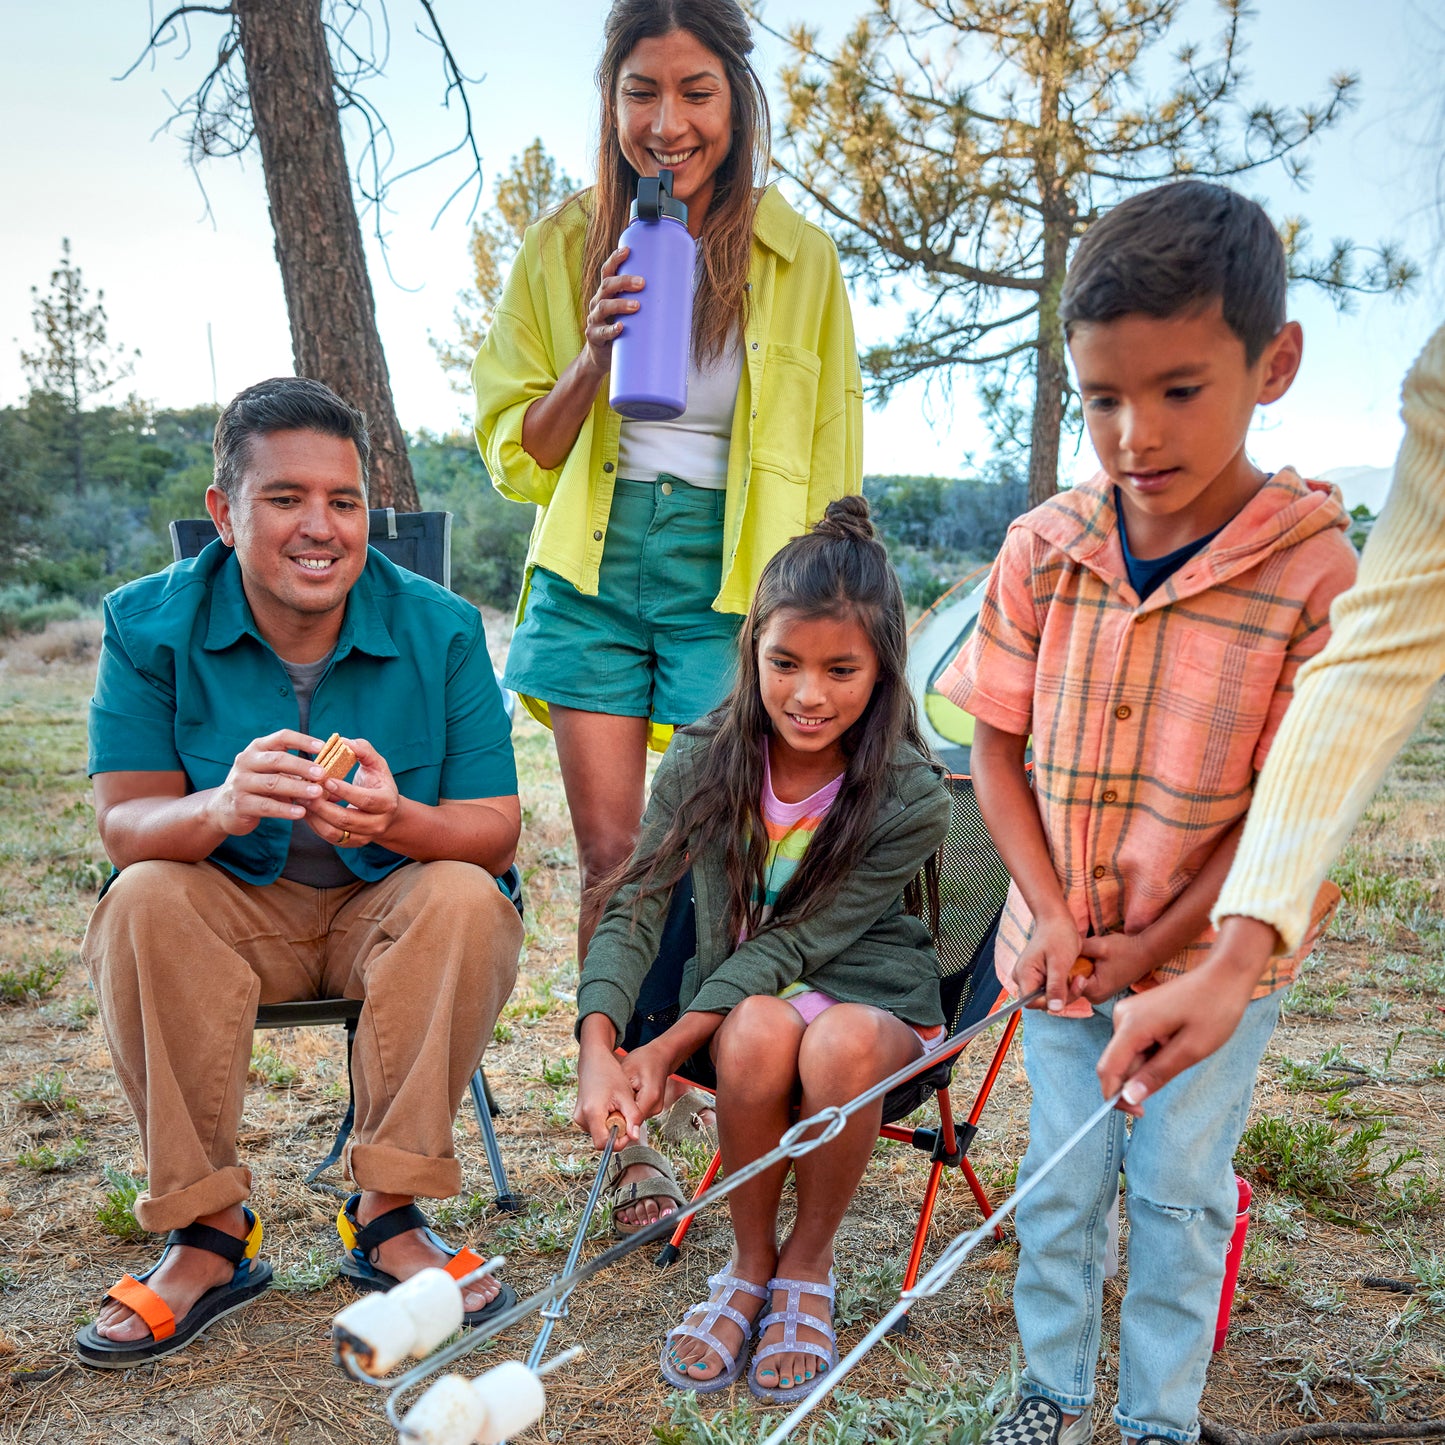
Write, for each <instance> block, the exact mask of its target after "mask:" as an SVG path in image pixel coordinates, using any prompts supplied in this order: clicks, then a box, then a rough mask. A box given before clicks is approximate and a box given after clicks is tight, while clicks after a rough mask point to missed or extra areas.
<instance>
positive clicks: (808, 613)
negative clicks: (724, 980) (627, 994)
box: [597, 496, 942, 938]
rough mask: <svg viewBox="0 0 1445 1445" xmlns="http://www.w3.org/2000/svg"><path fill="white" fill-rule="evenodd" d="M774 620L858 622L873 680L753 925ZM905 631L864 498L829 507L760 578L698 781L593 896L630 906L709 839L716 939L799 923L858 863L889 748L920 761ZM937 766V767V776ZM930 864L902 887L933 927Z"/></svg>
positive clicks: (760, 868)
mask: <svg viewBox="0 0 1445 1445" xmlns="http://www.w3.org/2000/svg"><path fill="white" fill-rule="evenodd" d="M780 612H786V613H789V614H791V615H793V616H796V617H798V618H800V619H810V618H815V617H840V616H843V617H853V618H856V620H857V621H858V623H859V624H860V626H861V627H862V628H863V630H864V632H866V633H867V635H868V640H869V641H870V642H871V643H872V645H873V650H874V652H875V653H876V654H877V657H878V678H877V681H876V682H875V683H874V684H873V693H872V696H871V697H870V698H869V699H868V705H867V707H865V708H864V710H863V715H862V716H861V717H860V718H859V719H858V721H857V722H855V723H854V724H853V726H852V727H851V728H849V729H848V731H847V732H846V733H845V734H844V735H843V740H842V741H843V751H844V754H845V756H846V759H847V762H846V765H845V768H844V775H843V786H842V788H841V789H840V790H839V793H838V797H837V799H836V800H835V802H834V803H833V806H832V807H831V808H830V809H829V810H828V812H827V815H826V816H825V817H824V819H823V821H822V823H821V824H820V825H819V827H818V831H817V832H816V833H814V835H813V838H812V841H811V842H810V843H809V844H808V848H807V851H806V852H805V853H804V854H803V859H802V862H801V863H800V864H799V865H798V868H797V871H796V872H795V873H794V874H793V876H792V877H791V878H790V879H789V880H788V882H787V884H786V885H785V887H784V888H783V890H782V892H781V893H780V894H779V895H778V899H777V903H776V905H775V906H774V909H773V913H772V916H771V917H770V918H769V920H768V922H767V924H765V925H764V924H763V923H762V921H761V915H762V903H763V894H764V886H765V869H766V862H767V848H768V844H767V827H766V824H765V822H764V819H763V811H762V794H763V749H764V748H765V747H766V746H767V745H768V744H767V739H768V734H769V732H770V731H771V723H770V722H769V720H768V714H767V712H766V710H765V709H764V707H763V701H762V690H761V688H760V686H759V681H758V639H759V638H760V637H761V635H762V633H763V629H764V628H765V627H766V626H767V625H768V623H769V622H770V621H771V620H772V618H774V617H775V616H777V614H778V613H780ZM907 669H908V627H907V618H906V614H905V612H904V606H903V594H902V591H901V590H900V588H899V586H898V577H897V574H896V573H895V572H894V571H893V568H892V567H891V566H890V565H889V562H888V553H887V551H886V550H885V549H884V546H883V544H882V543H881V542H880V541H878V539H877V536H876V535H875V533H874V531H873V524H872V522H871V521H870V520H869V518H868V503H867V502H865V501H864V500H863V498H862V497H856V496H850V497H841V498H839V499H838V500H837V501H835V502H832V503H831V504H830V505H829V507H828V511H827V513H826V514H825V516H824V517H823V519H822V521H820V522H819V523H818V524H817V526H815V527H814V528H813V530H812V531H811V532H809V533H808V534H807V535H806V536H803V537H795V538H794V539H793V540H792V541H791V542H789V543H788V545H787V546H786V547H784V548H783V549H782V550H781V551H780V552H778V553H776V554H775V555H774V557H773V558H772V560H771V561H770V562H769V563H768V564H767V566H766V567H765V568H764V569H763V575H762V577H761V578H760V580H759V582H758V590H757V592H756V594H755V595H754V597H753V605H752V608H751V610H750V611H749V612H748V615H747V620H746V621H745V622H744V623H743V627H742V631H741V633H740V634H739V637H738V670H737V681H736V682H735V683H734V685H733V689H732V691H731V692H730V693H729V694H728V696H727V698H726V700H725V701H724V702H723V703H722V705H721V706H720V707H719V708H718V709H717V710H716V711H715V712H713V713H711V714H709V715H708V717H706V718H705V719H703V721H702V722H700V723H696V724H694V725H693V727H691V728H689V729H688V731H689V732H690V733H696V734H700V735H702V736H703V737H707V738H710V739H711V746H709V747H708V749H707V752H706V754H705V756H704V759H703V761H702V764H701V773H702V776H701V779H700V781H699V783H698V785H697V787H696V788H695V789H694V791H693V792H692V794H691V795H690V796H689V797H687V798H685V799H684V800H683V802H682V805H681V806H680V807H679V808H678V810H677V815H676V817H675V818H674V819H673V821H672V824H671V826H670V827H669V828H668V830H667V832H666V834H664V836H663V838H662V841H661V842H660V843H659V844H658V846H657V848H656V849H655V850H654V851H653V852H652V853H651V854H649V855H647V856H642V857H636V856H635V857H633V859H632V860H631V861H630V862H629V863H628V864H627V865H626V866H625V867H624V868H623V869H622V870H620V871H619V872H618V873H617V874H615V875H614V876H613V877H611V878H607V879H605V880H603V881H602V882H601V883H600V884H599V885H598V888H597V892H598V894H599V895H600V896H601V897H603V898H605V897H608V896H610V895H611V894H612V893H613V892H614V891H615V890H616V889H617V888H620V887H622V886H623V885H624V884H628V883H636V884H638V885H639V887H638V894H637V898H636V900H635V901H634V906H635V905H636V904H637V903H640V902H641V901H642V899H644V898H646V897H649V896H651V895H654V894H657V893H661V892H664V891H666V890H668V889H670V888H671V887H672V886H673V884H675V883H676V882H677V880H678V879H679V878H681V877H682V875H683V874H684V873H685V872H686V871H687V869H688V866H689V854H696V853H699V852H701V851H703V850H704V849H706V848H707V847H709V846H710V845H712V844H715V843H718V842H721V844H722V847H723V851H724V854H725V856H726V858H727V879H728V936H729V937H730V938H738V937H741V936H742V934H743V931H744V930H746V932H747V935H748V937H754V936H755V935H757V934H758V933H759V932H760V931H762V930H763V929H764V928H775V927H779V926H788V925H796V924H798V923H801V922H802V921H803V920H804V919H807V918H811V917H812V916H813V915H814V914H816V913H817V912H818V911H819V910H820V909H822V908H824V907H825V906H826V905H827V903H828V902H829V901H830V900H831V899H832V898H833V896H834V895H835V894H836V893H837V891H838V889H839V888H840V887H841V886H842V884H843V882H844V880H845V879H847V878H848V877H850V876H851V875H852V873H853V872H854V870H855V869H856V868H857V867H858V866H859V864H861V863H862V861H863V856H864V854H865V852H866V851H867V845H868V838H869V835H870V834H871V833H872V831H873V826H874V823H875V821H876V819H877V815H878V809H879V807H880V806H881V805H882V802H883V798H884V796H885V794H886V793H887V790H888V787H889V784H890V782H891V780H892V775H893V769H894V767H895V759H896V756H897V751H898V747H899V744H900V743H905V742H906V743H909V744H911V745H912V746H913V748H915V749H916V750H917V751H918V752H919V753H921V754H922V755H923V756H924V757H925V758H930V754H929V751H928V744H927V743H926V742H925V741H924V740H923V736H922V734H921V733H920V732H919V730H918V717H917V713H916V711H915V709H914V705H913V694H912V692H911V691H910V690H909V686H908V673H907ZM941 771H942V770H941V769H940V772H941ZM937 899H938V890H937V868H936V864H935V861H934V860H933V859H930V860H929V862H928V864H927V865H926V867H925V870H924V878H923V881H922V882H921V883H920V882H919V881H918V880H915V881H914V882H913V883H911V884H910V885H909V886H908V888H907V890H905V898H904V901H905V906H906V907H908V908H909V910H910V911H911V912H913V913H916V914H917V915H918V916H919V917H921V918H925V919H928V920H929V921H930V922H931V923H932V924H933V925H934V926H936V924H937V906H938V905H937Z"/></svg>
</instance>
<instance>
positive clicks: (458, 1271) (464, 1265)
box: [444, 1245, 486, 1279]
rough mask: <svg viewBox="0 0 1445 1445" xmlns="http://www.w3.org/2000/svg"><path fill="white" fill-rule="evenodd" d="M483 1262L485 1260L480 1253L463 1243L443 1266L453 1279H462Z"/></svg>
mask: <svg viewBox="0 0 1445 1445" xmlns="http://www.w3.org/2000/svg"><path fill="white" fill-rule="evenodd" d="M485 1263H486V1260H484V1259H482V1258H481V1256H480V1255H478V1254H476V1253H475V1252H474V1251H472V1250H470V1249H468V1248H467V1246H466V1245H463V1246H462V1247H461V1248H460V1249H459V1250H457V1252H456V1253H455V1254H454V1255H452V1257H451V1258H450V1259H449V1260H448V1261H447V1262H446V1264H445V1266H444V1268H445V1269H446V1272H447V1273H448V1274H449V1275H451V1277H452V1278H453V1279H462V1278H463V1277H464V1276H466V1275H469V1274H471V1273H472V1271H473V1270H478V1269H480V1268H481V1267H482V1266H483V1265H484V1264H485Z"/></svg>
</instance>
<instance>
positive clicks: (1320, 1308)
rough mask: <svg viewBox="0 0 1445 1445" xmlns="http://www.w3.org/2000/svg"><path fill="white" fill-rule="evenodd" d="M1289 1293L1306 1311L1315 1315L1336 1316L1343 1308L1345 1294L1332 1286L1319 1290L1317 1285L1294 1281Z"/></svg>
mask: <svg viewBox="0 0 1445 1445" xmlns="http://www.w3.org/2000/svg"><path fill="white" fill-rule="evenodd" d="M1290 1293H1291V1294H1292V1295H1294V1297H1295V1298H1296V1299H1297V1300H1298V1301H1299V1302H1300V1303H1301V1304H1302V1305H1303V1306H1304V1307H1305V1308H1306V1309H1307V1310H1311V1311H1313V1312H1314V1313H1315V1314H1317V1315H1337V1314H1339V1312H1340V1311H1341V1310H1342V1309H1344V1307H1345V1294H1344V1291H1343V1290H1341V1289H1337V1288H1335V1287H1333V1286H1325V1287H1324V1288H1321V1287H1320V1285H1319V1284H1318V1283H1314V1284H1306V1283H1305V1281H1303V1280H1295V1281H1294V1282H1293V1283H1292V1284H1291V1285H1290Z"/></svg>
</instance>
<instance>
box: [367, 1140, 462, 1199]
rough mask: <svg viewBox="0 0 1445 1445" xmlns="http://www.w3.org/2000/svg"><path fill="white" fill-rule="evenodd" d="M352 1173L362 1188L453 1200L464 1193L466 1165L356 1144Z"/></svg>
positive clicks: (386, 1146) (397, 1150) (400, 1150)
mask: <svg viewBox="0 0 1445 1445" xmlns="http://www.w3.org/2000/svg"><path fill="white" fill-rule="evenodd" d="M350 1163H351V1167H350V1171H349V1172H350V1174H351V1177H352V1179H354V1180H355V1181H356V1183H357V1185H358V1186H359V1187H360V1188H362V1189H371V1190H375V1191H376V1192H377V1193H379V1194H411V1195H419V1196H420V1197H421V1198H423V1199H450V1198H451V1197H452V1196H453V1195H454V1194H460V1193H461V1190H462V1166H461V1165H460V1164H459V1163H458V1162H457V1160H455V1159H429V1158H428V1157H427V1156H426V1155H425V1154H408V1153H407V1152H406V1151H405V1150H403V1149H393V1148H391V1147H390V1146H389V1145H386V1144H353V1145H352V1147H351V1159H350Z"/></svg>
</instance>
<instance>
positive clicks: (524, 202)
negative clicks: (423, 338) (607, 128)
mask: <svg viewBox="0 0 1445 1445" xmlns="http://www.w3.org/2000/svg"><path fill="white" fill-rule="evenodd" d="M578 189H579V187H578V184H577V182H576V181H574V180H573V179H572V177H571V176H569V175H568V174H567V172H566V171H564V170H562V169H561V167H560V166H558V164H557V162H556V161H555V160H554V159H553V158H552V157H551V156H550V155H548V154H547V150H546V147H545V146H544V145H543V144H542V142H541V139H540V138H538V139H537V140H534V141H533V142H532V144H531V145H529V146H528V147H527V149H526V150H524V151H523V152H522V154H521V155H520V156H513V157H512V165H511V169H510V170H508V171H507V173H506V175H503V176H498V177H497V188H496V196H495V197H494V199H493V201H492V208H491V210H489V211H488V212H487V213H486V214H485V215H484V216H483V217H482V219H481V220H480V221H479V222H477V223H476V224H475V225H473V227H472V239H471V247H470V249H471V256H472V272H473V276H474V284H473V289H471V290H470V291H463V292H462V293H461V295H460V296H459V297H458V298H457V308H456V311H455V312H454V313H453V315H454V318H455V321H456V334H455V336H454V337H453V339H452V340H450V341H442V340H439V339H438V338H437V337H435V336H434V337H432V338H431V344H432V349H433V350H434V351H435V352H436V354H437V360H438V361H440V362H441V364H442V366H443V368H444V369H445V370H447V371H449V372H451V373H453V380H452V385H453V386H454V387H455V388H456V390H457V391H461V392H467V391H470V389H471V388H470V385H469V383H468V381H467V377H468V375H469V373H470V372H471V369H472V358H473V357H475V356H476V354H477V348H478V347H479V346H480V345H481V344H482V338H483V337H484V336H485V335H486V333H487V327H489V326H490V325H491V324H492V313H493V312H494V311H495V310H496V307H497V302H498V300H499V299H500V298H501V295H502V283H503V282H504V281H505V279H506V272H507V268H508V267H509V266H510V265H511V263H512V260H513V258H514V257H515V256H516V254H517V251H518V249H519V248H520V246H521V244H522V236H523V234H524V233H525V232H526V229H527V227H528V226H530V225H531V224H532V223H533V222H534V221H540V220H541V219H542V217H543V216H545V215H546V214H547V213H548V212H549V211H555V210H556V209H557V207H558V206H560V205H561V204H562V202H563V201H565V200H566V199H567V198H568V196H570V195H572V194H573V193H574V192H575V191H577V190H578Z"/></svg>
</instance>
